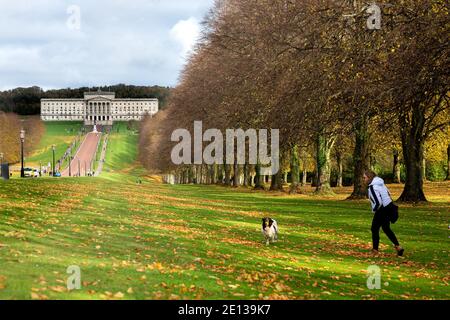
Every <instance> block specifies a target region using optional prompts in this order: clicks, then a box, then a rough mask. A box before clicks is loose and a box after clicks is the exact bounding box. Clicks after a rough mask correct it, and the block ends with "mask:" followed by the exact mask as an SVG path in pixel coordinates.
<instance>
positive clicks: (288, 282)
mask: <svg viewBox="0 0 450 320" xmlns="http://www.w3.org/2000/svg"><path fill="white" fill-rule="evenodd" d="M118 126H119V128H120V130H119V132H118V133H117V132H114V133H113V134H112V135H111V136H110V144H109V146H108V154H107V158H106V161H107V162H106V166H105V168H107V171H108V172H107V173H104V174H103V175H102V177H100V178H79V179H70V178H69V179H51V178H43V179H36V180H31V179H30V180H20V179H17V180H10V181H0V299H449V298H450V290H449V287H448V282H449V277H448V270H449V265H448V263H449V251H448V241H449V234H448V221H449V218H450V195H449V194H448V190H449V187H450V183H433V184H427V185H426V193H427V195H428V196H429V199H430V200H432V201H433V203H431V204H427V205H419V206H402V207H401V218H400V220H399V222H398V223H397V224H396V225H394V227H393V229H394V231H395V232H396V233H397V236H398V237H399V239H400V241H401V243H402V245H403V246H404V247H405V248H406V255H405V257H404V258H398V257H396V255H395V252H394V250H393V248H392V247H391V246H390V245H389V244H388V240H387V238H386V237H385V236H384V235H382V236H381V243H382V245H381V252H382V254H381V255H380V256H379V257H373V256H371V255H370V253H369V252H370V247H371V244H370V243H371V234H370V224H371V218H372V215H371V214H370V212H369V211H370V210H369V204H368V203H367V202H365V201H362V202H347V201H343V199H345V197H346V196H347V195H348V194H349V193H350V189H348V188H342V189H336V190H335V191H336V194H335V195H334V196H330V197H322V198H319V197H314V196H312V195H311V194H312V189H307V190H305V191H306V193H307V194H306V195H300V196H287V195H285V194H281V193H264V192H253V191H249V190H247V189H228V188H223V187H218V186H170V185H163V184H160V183H159V182H158V179H157V178H155V177H148V176H147V177H146V178H144V182H143V184H142V185H138V184H136V176H137V175H141V176H145V175H146V172H145V171H144V169H142V168H141V167H139V166H138V165H136V163H135V160H136V155H137V150H136V142H137V136H136V135H135V134H133V133H131V132H129V131H127V130H126V125H125V124H118ZM390 189H391V191H392V193H393V194H394V196H398V195H399V194H400V192H401V186H390ZM265 215H269V216H271V217H273V218H275V219H277V220H278V223H279V226H280V240H279V242H277V243H275V244H271V245H270V246H269V247H266V246H265V245H264V243H263V241H262V236H261V232H260V220H261V218H262V217H263V216H265ZM72 265H76V266H79V267H80V268H81V280H82V288H81V290H75V291H70V292H69V291H67V289H66V282H67V277H68V274H66V270H67V268H68V267H69V266H72ZM371 265H377V266H379V267H380V268H381V271H382V274H381V277H382V278H381V282H382V288H381V289H380V290H369V289H368V288H367V285H366V283H367V268H368V267H369V266H371Z"/></svg>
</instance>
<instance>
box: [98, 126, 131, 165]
mask: <svg viewBox="0 0 450 320" xmlns="http://www.w3.org/2000/svg"><path fill="white" fill-rule="evenodd" d="M138 140H139V135H138V134H137V133H136V132H134V131H132V130H128V129H127V123H125V122H117V123H115V124H114V127H113V129H112V131H111V134H110V136H109V140H108V149H107V151H106V157H105V158H106V159H105V160H106V163H105V167H104V172H105V173H106V174H107V173H112V172H117V171H121V172H125V171H124V170H126V169H129V168H130V164H133V163H134V161H135V160H136V157H137V144H138ZM100 150H101V149H100ZM132 167H134V166H132Z"/></svg>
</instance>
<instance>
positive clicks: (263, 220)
mask: <svg viewBox="0 0 450 320" xmlns="http://www.w3.org/2000/svg"><path fill="white" fill-rule="evenodd" d="M265 227H266V218H262V228H263V229H264V228H265Z"/></svg>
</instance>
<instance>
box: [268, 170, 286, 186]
mask: <svg viewBox="0 0 450 320" xmlns="http://www.w3.org/2000/svg"><path fill="white" fill-rule="evenodd" d="M281 178H282V173H281V172H278V173H277V174H276V175H273V176H272V181H271V183H270V191H283V182H282V179H281Z"/></svg>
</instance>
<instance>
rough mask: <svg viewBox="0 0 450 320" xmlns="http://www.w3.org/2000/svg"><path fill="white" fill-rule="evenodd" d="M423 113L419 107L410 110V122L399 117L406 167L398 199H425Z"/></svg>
mask: <svg viewBox="0 0 450 320" xmlns="http://www.w3.org/2000/svg"><path fill="white" fill-rule="evenodd" d="M424 118H425V115H424V114H423V112H422V111H421V110H420V108H419V107H415V108H414V109H413V111H412V121H411V123H412V124H409V122H408V121H407V120H406V119H405V118H404V117H401V118H400V128H401V136H402V147H403V159H404V164H405V169H406V181H405V188H404V190H403V193H402V195H401V196H400V198H399V200H400V201H405V202H421V201H427V199H426V198H425V193H424V192H423V170H422V165H423V152H424V141H423V130H424V129H423V126H424V123H425V119H424Z"/></svg>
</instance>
